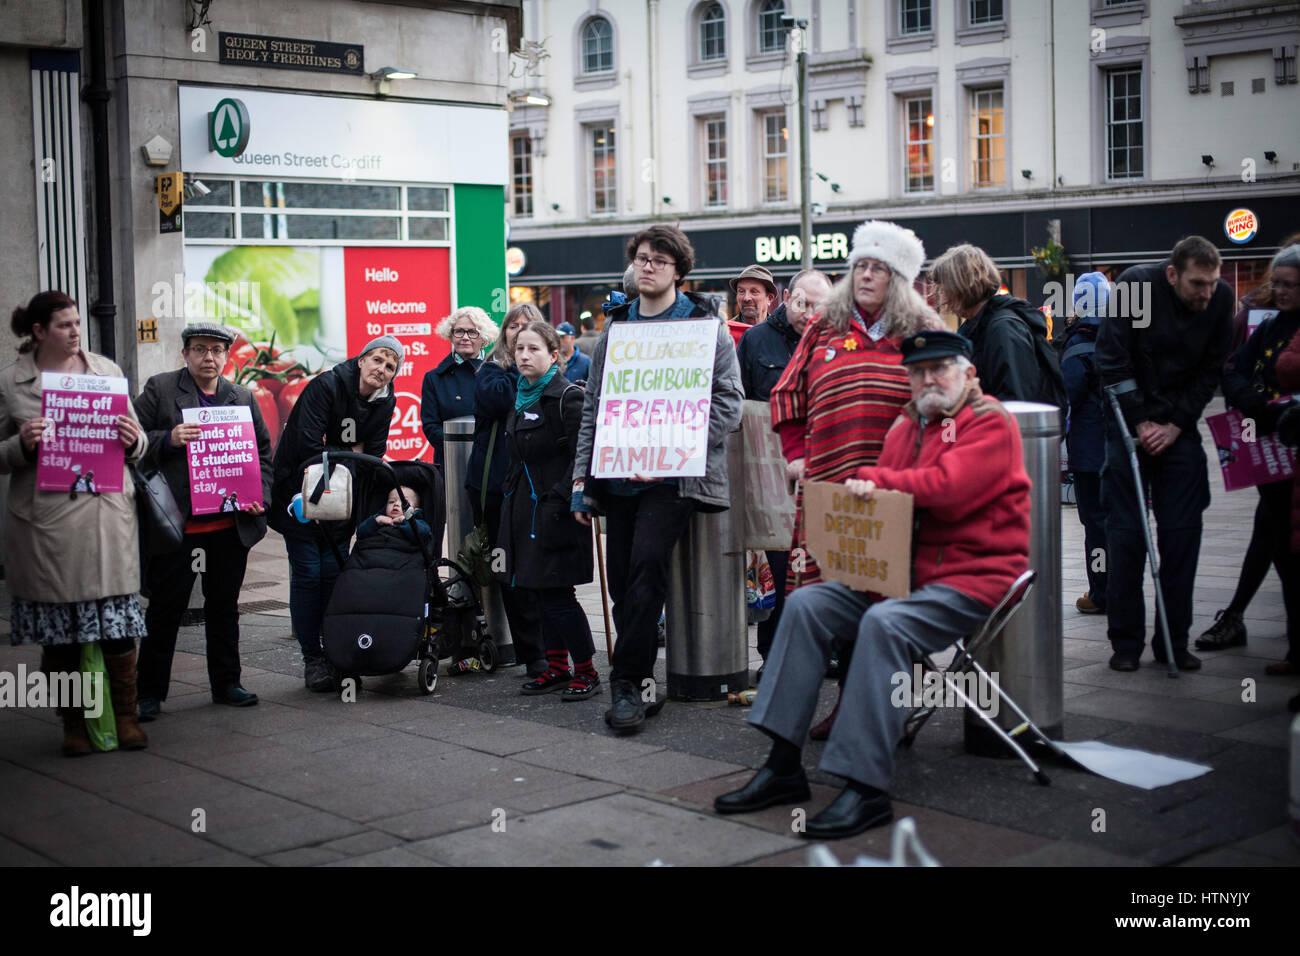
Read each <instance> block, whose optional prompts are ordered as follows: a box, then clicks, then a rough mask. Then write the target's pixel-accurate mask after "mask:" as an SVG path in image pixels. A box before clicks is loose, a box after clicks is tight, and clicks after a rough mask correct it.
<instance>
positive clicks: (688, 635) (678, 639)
mask: <svg viewBox="0 0 1300 956" xmlns="http://www.w3.org/2000/svg"><path fill="white" fill-rule="evenodd" d="M727 472H728V479H729V483H730V489H729V490H730V495H731V508H730V509H729V510H727V511H720V512H715V513H704V512H697V513H696V514H695V515H693V516H692V517H691V521H690V524H689V525H687V528H686V532H685V534H683V535H682V537H681V539H680V540H679V541H678V542H677V547H676V548H674V549H673V557H672V565H671V568H670V569H669V572H668V607H667V610H668V621H667V631H668V647H667V657H668V660H667V671H668V696H669V697H671V698H672V699H673V700H726V699H727V694H728V693H729V692H732V691H739V690H744V689H745V688H746V687H748V686H749V640H748V638H749V627H748V624H747V623H746V621H745V546H744V531H745V527H744V525H745V520H744V512H743V510H742V509H743V506H744V502H745V460H744V440H743V436H742V434H741V433H740V432H738V431H737V432H733V433H732V434H731V435H730V436H728V438H727Z"/></svg>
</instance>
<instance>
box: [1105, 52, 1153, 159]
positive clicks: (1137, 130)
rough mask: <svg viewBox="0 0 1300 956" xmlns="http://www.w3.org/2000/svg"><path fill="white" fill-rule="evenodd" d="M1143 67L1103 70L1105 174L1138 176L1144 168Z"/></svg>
mask: <svg viewBox="0 0 1300 956" xmlns="http://www.w3.org/2000/svg"><path fill="white" fill-rule="evenodd" d="M1143 112H1144V110H1143V103H1142V70H1141V69H1140V68H1126V69H1119V70H1110V71H1108V72H1107V73H1106V178H1107V179H1141V178H1142V175H1143V173H1144V171H1145V168H1146V167H1145V151H1144V143H1143Z"/></svg>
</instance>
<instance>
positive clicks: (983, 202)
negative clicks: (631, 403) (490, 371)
mask: <svg viewBox="0 0 1300 956" xmlns="http://www.w3.org/2000/svg"><path fill="white" fill-rule="evenodd" d="M523 13H524V36H525V39H526V41H530V42H531V44H533V45H534V46H533V47H532V51H531V52H532V55H531V56H521V55H516V56H514V57H512V75H511V81H510V82H511V91H512V102H513V112H512V115H511V123H510V128H511V153H512V162H513V177H512V188H511V194H510V197H509V198H508V201H507V216H508V218H509V220H510V224H511V243H512V245H514V246H516V247H518V249H520V250H522V252H523V253H524V256H523V257H522V258H523V260H524V265H523V268H522V271H520V272H519V273H518V275H517V276H516V277H515V279H514V280H513V281H514V282H516V283H518V284H519V285H518V287H517V288H516V289H515V291H514V293H513V295H514V296H515V298H527V297H534V298H536V299H537V300H538V301H539V302H541V303H542V304H544V305H547V306H548V307H549V308H550V313H551V318H552V320H554V321H560V320H562V319H567V320H570V321H574V320H576V318H577V317H578V316H579V315H580V314H581V313H582V312H594V313H595V314H596V315H597V316H598V315H599V310H598V309H595V308H594V304H595V303H598V302H599V300H600V299H601V298H602V297H603V295H604V292H605V291H606V289H607V288H608V286H607V283H608V282H609V281H610V280H611V279H612V278H614V277H616V276H618V275H619V274H620V273H621V269H622V245H623V241H624V240H625V239H626V237H627V236H628V235H630V234H631V233H632V232H633V231H634V230H635V229H636V228H637V227H639V226H640V225H641V224H643V223H645V222H647V221H651V220H661V221H671V222H677V223H679V224H680V225H681V226H682V228H684V229H685V230H686V231H687V233H688V234H689V235H690V236H691V237H692V240H693V242H694V243H695V245H696V248H697V252H698V253H699V257H698V258H699V265H698V266H697V270H696V272H695V273H694V274H693V275H694V278H696V279H697V280H699V281H698V283H697V286H696V287H697V288H711V289H722V288H725V285H724V284H723V283H722V281H721V280H722V279H724V278H725V277H727V276H730V275H734V274H735V273H736V272H738V271H739V270H740V269H741V268H743V267H744V266H745V265H746V264H748V263H750V262H753V261H763V262H764V263H765V264H766V265H768V266H770V267H772V268H773V269H774V271H775V272H777V274H778V275H784V276H789V275H790V274H792V273H793V272H794V271H795V270H796V269H797V268H798V264H799V255H798V249H799V216H798V207H799V201H800V182H799V142H798V108H797V105H796V94H795V87H796V76H795V68H794V60H793V56H792V54H791V50H792V48H793V47H794V43H792V42H789V41H788V31H787V29H786V27H785V26H783V24H782V17H783V16H785V15H787V14H788V15H790V16H792V17H794V18H797V19H799V20H804V21H807V29H806V30H805V31H803V35H804V36H806V38H807V43H808V47H809V51H810V55H809V79H808V87H809V92H808V98H809V101H810V118H811V133H810V154H811V169H812V171H813V172H814V174H815V175H814V176H813V177H812V186H811V191H810V199H811V201H812V203H813V204H814V212H815V218H814V227H813V233H814V252H815V254H816V255H817V257H818V260H819V262H820V263H821V264H822V265H823V266H824V267H826V268H828V269H831V270H834V269H835V267H836V265H837V264H839V265H842V263H843V260H844V255H845V251H846V248H847V239H848V237H849V236H851V233H852V228H853V226H854V225H855V224H856V223H857V222H859V221H861V220H862V219H865V218H868V217H881V218H889V219H894V220H897V221H901V222H903V223H905V224H907V225H909V226H911V227H912V228H913V229H915V230H916V231H917V233H918V234H919V235H920V236H921V237H922V239H923V240H924V241H925V243H926V247H927V252H928V253H929V254H930V255H931V256H934V255H937V254H938V253H940V252H942V251H943V249H944V248H946V247H947V246H948V245H950V244H952V243H954V242H958V241H962V240H969V241H972V242H976V243H978V244H979V245H981V246H983V247H984V248H986V249H988V250H989V251H990V253H992V254H993V255H994V257H995V258H996V259H997V261H998V263H999V265H1001V266H1002V267H1003V268H1004V269H1005V270H1006V273H1007V278H1008V281H1009V283H1010V284H1011V286H1012V288H1013V290H1014V291H1016V292H1017V293H1019V294H1022V295H1029V296H1030V297H1031V298H1032V297H1033V295H1034V294H1036V292H1037V291H1038V288H1039V286H1040V284H1041V275H1040V274H1039V272H1038V270H1037V269H1036V268H1034V260H1033V258H1032V256H1031V252H1030V250H1031V249H1032V248H1033V247H1035V246H1042V245H1043V244H1044V243H1045V242H1046V241H1047V239H1048V236H1049V229H1051V230H1053V232H1052V234H1056V232H1055V230H1057V229H1058V228H1059V236H1060V241H1061V243H1062V244H1063V246H1064V247H1065V250H1066V254H1067V255H1068V256H1069V257H1070V266H1071V268H1072V269H1073V270H1074V271H1076V272H1080V271H1084V269H1085V268H1089V267H1093V266H1096V267H1119V266H1122V265H1125V264H1128V263H1132V262H1135V261H1142V260H1148V259H1153V258H1157V257H1159V256H1160V255H1162V254H1164V253H1166V252H1167V251H1168V250H1169V248H1170V247H1171V246H1172V245H1173V244H1174V243H1175V242H1176V241H1177V240H1178V239H1179V238H1180V237H1181V236H1182V235H1185V234H1189V233H1199V234H1202V235H1205V236H1206V237H1207V238H1210V239H1211V240H1212V241H1214V242H1216V244H1217V245H1219V246H1220V247H1221V249H1222V251H1223V253H1224V256H1225V258H1226V259H1229V260H1230V264H1229V266H1228V267H1226V268H1225V270H1224V274H1225V277H1226V278H1227V279H1228V280H1229V281H1230V282H1233V283H1234V284H1236V285H1237V286H1238V287H1239V292H1244V291H1246V289H1248V288H1250V287H1251V286H1252V285H1253V284H1254V283H1255V282H1257V281H1258V276H1259V274H1260V273H1261V271H1262V263H1263V262H1265V261H1266V260H1267V258H1268V256H1269V255H1271V253H1272V252H1273V251H1275V248H1276V246H1277V244H1278V241H1279V240H1280V239H1281V238H1282V237H1283V236H1285V235H1288V234H1289V233H1291V232H1294V231H1296V230H1297V229H1300V123H1297V122H1295V119H1294V118H1295V117H1296V116H1300V88H1298V87H1297V86H1296V59H1295V57H1296V47H1297V43H1298V42H1300V3H1296V2H1287V3H1260V2H1233V0H1219V2H1194V3H1183V2H1179V0H1124V2H1115V0H1070V2H1066V0H524V2H523ZM543 104H545V105H543ZM1239 207H1245V208H1248V209H1250V210H1252V211H1253V212H1255V213H1256V214H1257V222H1258V227H1257V230H1256V231H1255V233H1254V234H1253V235H1252V236H1250V237H1249V238H1247V239H1246V240H1245V241H1244V242H1240V243H1238V242H1237V241H1235V240H1230V239H1229V237H1228V236H1227V234H1226V233H1225V228H1224V227H1225V220H1226V218H1227V216H1228V214H1229V213H1230V212H1231V211H1233V210H1234V209H1237V208H1239ZM1238 238H1240V237H1238ZM517 261H518V260H516V262H517ZM561 290H563V294H561Z"/></svg>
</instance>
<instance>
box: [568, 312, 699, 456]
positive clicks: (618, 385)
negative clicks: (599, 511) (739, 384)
mask: <svg viewBox="0 0 1300 956" xmlns="http://www.w3.org/2000/svg"><path fill="white" fill-rule="evenodd" d="M717 344H718V320H717V319H690V320H687V319H679V320H673V321H657V322H616V323H614V324H613V325H612V326H611V327H610V329H609V338H608V351H607V352H606V353H605V371H604V377H603V378H602V379H601V396H600V407H599V409H598V410H597V415H596V441H595V448H594V450H593V452H592V459H591V473H592V475H593V476H594V477H596V478H632V477H635V476H637V475H644V476H646V477H653V478H670V477H671V478H679V477H699V476H701V475H703V474H704V464H705V457H706V456H707V454H708V450H709V405H710V403H711V402H712V395H713V353H714V351H715V349H716V347H717Z"/></svg>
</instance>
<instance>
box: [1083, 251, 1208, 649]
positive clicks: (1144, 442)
mask: <svg viewBox="0 0 1300 956" xmlns="http://www.w3.org/2000/svg"><path fill="white" fill-rule="evenodd" d="M1219 265H1220V258H1219V252H1218V250H1217V249H1215V248H1214V246H1213V244H1212V243H1210V242H1209V241H1208V240H1206V239H1203V238H1201V237H1200V236H1188V237H1187V238H1186V239H1183V240H1182V241H1181V242H1179V243H1178V245H1176V246H1174V249H1173V253H1172V254H1171V255H1170V258H1169V261H1167V262H1163V263H1156V264H1151V265H1143V266H1134V267H1132V268H1131V269H1126V270H1125V271H1124V272H1123V273H1122V274H1121V275H1120V277H1119V280H1118V281H1117V282H1116V283H1115V289H1114V291H1113V292H1112V295H1111V301H1112V303H1114V307H1112V308H1110V309H1108V310H1107V315H1106V316H1105V317H1103V319H1102V323H1101V331H1100V332H1099V333H1098V335H1097V351H1096V364H1097V371H1098V374H1099V375H1100V376H1101V384H1102V387H1103V388H1106V387H1112V388H1113V390H1114V392H1115V393H1116V396H1117V398H1118V400H1119V404H1120V408H1121V410H1122V412H1123V414H1124V418H1125V421H1126V422H1127V424H1128V429H1129V431H1130V432H1131V433H1132V434H1133V436H1134V438H1135V439H1136V440H1137V441H1138V442H1139V444H1140V450H1139V451H1138V467H1139V468H1140V469H1141V471H1142V478H1143V482H1144V484H1146V485H1147V486H1149V488H1150V493H1151V504H1152V507H1153V509H1154V511H1155V516H1156V525H1157V527H1158V529H1159V535H1160V543H1159V548H1160V583H1161V586H1162V589H1163V591H1164V597H1165V608H1166V609H1167V610H1168V612H1169V620H1168V621H1167V622H1166V624H1167V626H1168V628H1169V637H1170V641H1171V642H1172V644H1173V651H1174V661H1175V663H1176V664H1177V665H1178V667H1179V668H1180V669H1181V670H1196V669H1198V668H1199V667H1200V666H1201V662H1200V661H1199V660H1197V658H1196V657H1194V656H1193V655H1192V654H1191V653H1190V652H1188V650H1187V631H1188V628H1189V627H1190V626H1191V623H1192V588H1193V586H1194V584H1195V580H1196V561H1197V557H1198V556H1199V552H1200V549H1201V513H1202V512H1203V511H1204V510H1205V509H1206V508H1207V507H1209V504H1210V483H1209V478H1208V476H1207V474H1206V460H1205V451H1204V449H1203V448H1202V446H1201V436H1200V432H1199V431H1198V430H1197V427H1196V424H1197V421H1198V420H1199V419H1200V417H1201V413H1202V412H1204V410H1205V406H1206V404H1207V403H1208V402H1209V400H1210V398H1211V396H1212V395H1213V394H1214V389H1215V386H1216V385H1218V384H1219V376H1220V373H1221V370H1222V368H1223V362H1224V360H1225V359H1226V358H1227V357H1228V351H1229V349H1230V347H1231V344H1232V307H1233V299H1234V296H1233V293H1232V288H1231V287H1230V286H1229V285H1228V284H1227V283H1226V282H1224V281H1223V280H1222V279H1220V278H1219ZM1107 405H1108V410H1107V415H1106V465H1105V471H1104V472H1103V474H1102V496H1103V498H1104V499H1105V500H1106V502H1107V506H1108V508H1109V513H1108V515H1107V519H1106V545H1107V572H1108V578H1107V582H1106V617H1107V624H1108V633H1109V637H1110V643H1111V648H1112V649H1113V650H1114V654H1113V655H1112V656H1111V659H1110V666H1111V667H1112V668H1113V669H1114V670H1118V671H1133V670H1137V668H1138V661H1139V660H1140V659H1141V656H1142V648H1143V646H1144V642H1145V638H1146V607H1145V604H1144V602H1143V598H1142V575H1143V562H1144V560H1145V558H1146V553H1145V552H1146V543H1145V540H1144V538H1143V534H1142V526H1141V525H1140V524H1139V522H1141V521H1145V520H1146V517H1145V515H1143V514H1142V512H1141V511H1140V510H1139V508H1138V502H1137V499H1136V497H1135V495H1136V492H1135V491H1134V477H1133V473H1132V469H1131V467H1130V466H1129V458H1128V453H1127V452H1126V451H1125V449H1124V443H1123V439H1122V437H1121V435H1120V432H1119V429H1118V425H1117V423H1116V422H1115V419H1114V415H1113V414H1112V413H1111V412H1110V410H1109V400H1107ZM1152 651H1153V653H1154V654H1155V657H1156V660H1157V661H1161V662H1162V663H1164V661H1163V657H1164V648H1163V647H1162V646H1161V645H1160V644H1157V643H1155V642H1153V643H1152Z"/></svg>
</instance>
